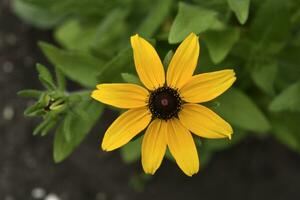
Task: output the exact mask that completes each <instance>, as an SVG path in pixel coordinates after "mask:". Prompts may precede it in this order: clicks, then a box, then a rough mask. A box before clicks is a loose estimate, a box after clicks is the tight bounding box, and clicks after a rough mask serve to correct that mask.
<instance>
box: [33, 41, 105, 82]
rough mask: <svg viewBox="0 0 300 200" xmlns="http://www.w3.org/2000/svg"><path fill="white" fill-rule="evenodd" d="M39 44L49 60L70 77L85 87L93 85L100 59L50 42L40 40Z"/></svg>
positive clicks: (99, 66) (99, 68) (99, 69)
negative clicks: (67, 49)
mask: <svg viewBox="0 0 300 200" xmlns="http://www.w3.org/2000/svg"><path fill="white" fill-rule="evenodd" d="M39 46H40V47H41V49H42V50H43V53H44V54H45V55H46V57H47V58H48V59H49V60H50V62H51V63H52V64H53V65H54V66H55V67H57V68H58V69H60V70H61V71H62V72H63V73H64V74H65V75H66V76H68V77H69V78H70V79H72V80H74V81H76V82H78V83H80V84H82V85H83V86H86V87H95V85H96V84H97V83H98V81H97V74H99V71H101V69H102V67H101V65H102V61H101V60H99V59H97V58H95V57H93V56H91V55H89V54H87V53H84V52H79V51H65V50H61V49H59V48H57V47H55V46H53V45H51V44H47V43H45V42H40V43H39Z"/></svg>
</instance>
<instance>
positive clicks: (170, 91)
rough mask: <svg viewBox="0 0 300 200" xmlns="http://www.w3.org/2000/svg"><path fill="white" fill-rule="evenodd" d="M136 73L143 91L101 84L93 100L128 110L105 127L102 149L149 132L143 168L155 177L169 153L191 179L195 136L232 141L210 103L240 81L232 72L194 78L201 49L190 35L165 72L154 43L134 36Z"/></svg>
mask: <svg viewBox="0 0 300 200" xmlns="http://www.w3.org/2000/svg"><path fill="white" fill-rule="evenodd" d="M131 46H132V48H133V55H134V63H135V67H136V71H137V74H138V76H139V78H140V80H141V82H142V83H143V85H144V86H145V87H142V86H139V85H135V84H129V83H113V84H99V85H97V90H94V91H93V92H92V95H91V96H92V98H94V99H96V100H98V101H100V102H102V103H105V104H108V105H112V106H114V107H118V108H122V109H129V110H128V111H126V112H124V113H123V114H121V115H120V116H119V117H118V118H117V119H116V120H115V121H114V122H113V123H112V124H111V126H110V127H109V128H108V129H107V131H106V133H105V135H104V138H103V141H102V149H103V150H105V151H112V150H115V149H117V148H119V147H121V146H123V145H125V144H126V143H128V142H129V141H130V140H131V139H132V138H134V137H135V136H137V135H138V134H139V133H140V132H141V131H143V130H144V129H146V131H145V134H144V136H143V141H142V166H143V169H144V171H145V172H146V173H149V174H154V173H155V171H156V170H157V169H158V168H159V166H160V165H161V162H162V160H163V157H164V155H165V152H166V149H167V148H168V149H169V150H170V153H171V154H172V156H173V157H174V159H175V161H176V163H177V164H178V166H179V167H180V169H181V170H182V171H183V172H184V173H185V174H186V175H188V176H192V175H193V174H195V173H197V172H198V170H199V158H198V153H197V149H196V145H195V143H194V140H193V137H192V134H191V133H193V134H195V135H197V136H200V137H203V138H210V139H215V138H226V137H227V138H231V135H232V133H233V131H232V128H231V126H230V125H229V124H228V123H227V122H226V121H225V120H223V119H222V118H221V117H219V116H218V115H217V114H216V113H214V112H213V111H212V110H210V109H209V108H207V107H205V106H203V105H200V104H198V103H204V102H207V101H210V100H212V99H214V98H216V97H217V96H219V95H221V94H222V93H223V92H224V91H226V90H227V89H228V88H229V87H230V86H231V85H232V84H233V82H234V81H235V80H236V77H235V73H234V71H233V70H231V69H227V70H221V71H216V72H210V73H203V74H197V75H194V76H193V73H194V70H195V68H196V66H197V61H198V56H199V51H200V45H199V41H198V37H197V36H196V35H195V34H194V33H191V34H190V35H189V36H188V37H187V38H186V39H185V40H184V41H183V42H182V43H181V44H180V45H179V47H178V48H177V50H176V52H175V54H174V56H173V58H172V59H171V61H170V64H169V66H168V70H167V74H166V75H165V71H164V68H163V64H162V62H161V60H160V58H159V56H158V54H157V52H156V51H155V49H154V48H153V47H152V45H151V44H150V43H149V42H147V41H146V40H145V39H143V38H142V37H140V36H139V35H134V36H132V37H131Z"/></svg>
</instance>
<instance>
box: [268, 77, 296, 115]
mask: <svg viewBox="0 0 300 200" xmlns="http://www.w3.org/2000/svg"><path fill="white" fill-rule="evenodd" d="M269 108H270V110H271V111H274V112H278V111H292V112H295V111H298V112H299V111H300V81H298V82H296V83H294V84H292V85H290V86H289V87H288V88H287V89H285V90H284V91H283V92H281V93H280V94H279V95H278V96H277V97H275V98H274V100H273V101H272V102H271V104H270V107H269Z"/></svg>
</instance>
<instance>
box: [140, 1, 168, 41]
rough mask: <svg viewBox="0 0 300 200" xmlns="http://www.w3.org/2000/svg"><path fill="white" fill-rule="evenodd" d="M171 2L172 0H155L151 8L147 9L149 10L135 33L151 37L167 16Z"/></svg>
mask: <svg viewBox="0 0 300 200" xmlns="http://www.w3.org/2000/svg"><path fill="white" fill-rule="evenodd" d="M172 2H173V1H172V0H164V1H159V0H158V1H156V4H155V5H154V6H153V8H151V9H149V10H150V11H149V14H148V16H147V17H146V18H145V20H144V21H143V23H142V24H141V25H140V26H139V28H138V29H137V33H139V34H141V35H142V36H144V37H146V38H150V37H152V35H153V34H154V33H155V32H156V31H157V29H158V28H159V27H160V25H161V24H162V23H163V22H164V20H165V19H166V18H167V16H168V14H169V12H170V10H171V8H172Z"/></svg>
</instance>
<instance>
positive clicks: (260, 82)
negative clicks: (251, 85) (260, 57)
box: [251, 62, 278, 95]
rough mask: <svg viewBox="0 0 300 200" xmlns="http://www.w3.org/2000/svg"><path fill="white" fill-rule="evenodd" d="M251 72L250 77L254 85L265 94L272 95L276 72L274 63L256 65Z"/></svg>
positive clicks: (276, 66) (276, 67)
mask: <svg viewBox="0 0 300 200" xmlns="http://www.w3.org/2000/svg"><path fill="white" fill-rule="evenodd" d="M257 65H258V66H256V67H254V69H252V70H251V76H252V78H253V80H254V82H255V84H256V85H257V86H258V87H259V88H260V89H261V90H262V91H264V92H265V93H266V94H269V95H274V94H275V91H274V82H275V78H276V75H277V71H278V65H277V63H275V62H272V63H262V64H257Z"/></svg>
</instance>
